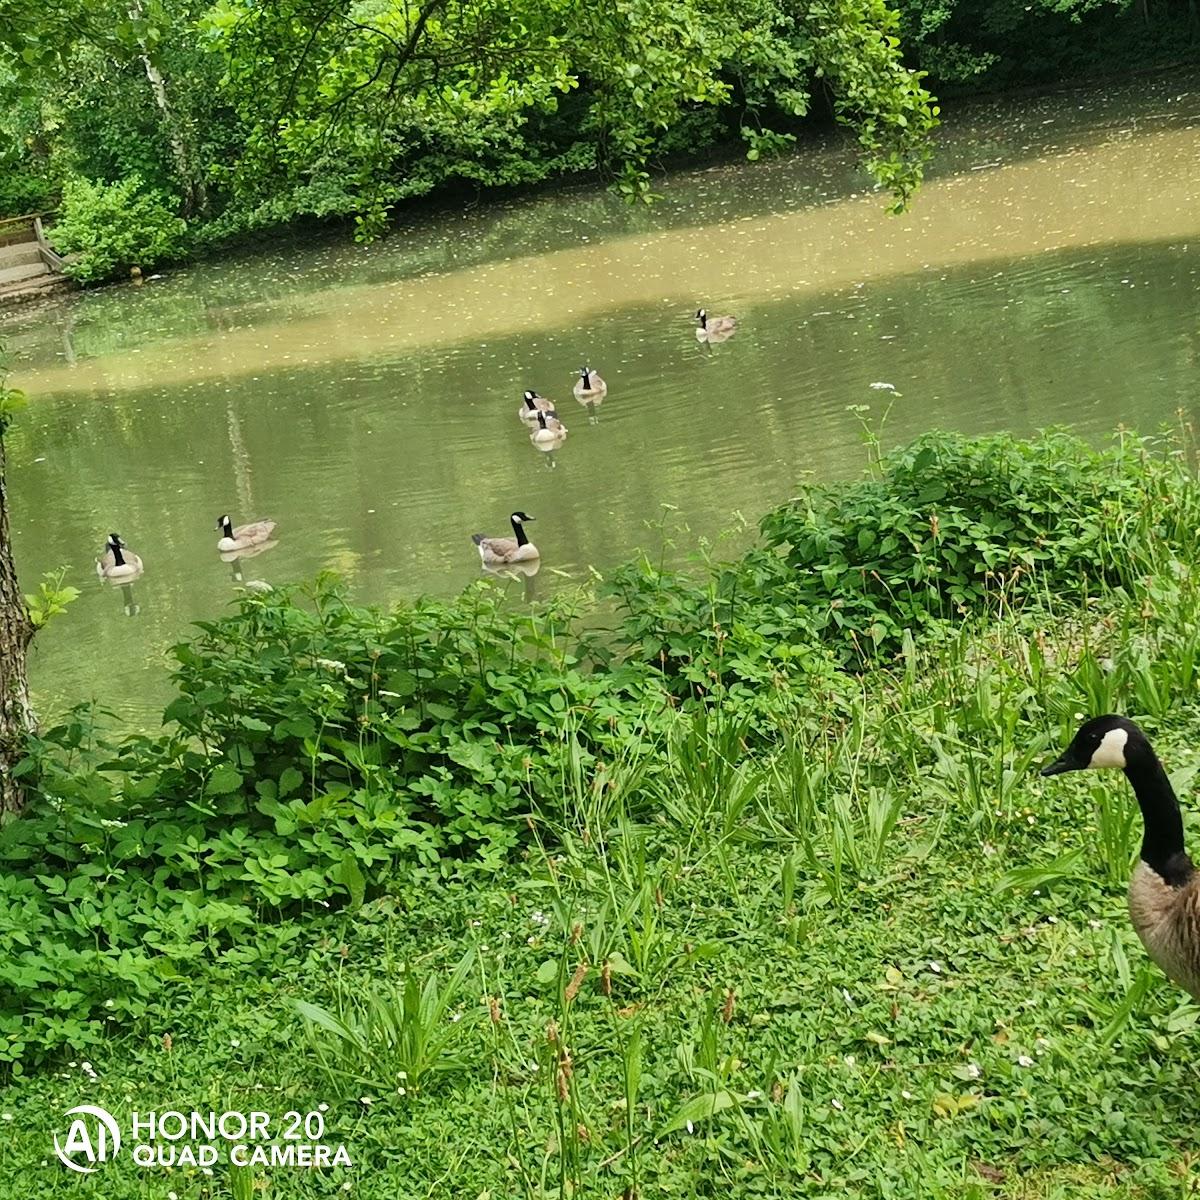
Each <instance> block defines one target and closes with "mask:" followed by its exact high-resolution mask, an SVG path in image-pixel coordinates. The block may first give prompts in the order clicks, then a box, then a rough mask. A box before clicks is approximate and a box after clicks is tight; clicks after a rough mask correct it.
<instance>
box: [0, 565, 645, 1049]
mask: <svg viewBox="0 0 1200 1200" xmlns="http://www.w3.org/2000/svg"><path fill="white" fill-rule="evenodd" d="M306 599H307V600H310V601H311V604H310V605H306V604H305V603H302V601H303V600H306ZM566 622H567V616H566V615H565V614H563V613H560V612H558V611H557V610H554V609H551V610H550V611H549V612H547V613H546V614H544V616H543V617H541V618H540V619H533V618H521V617H514V616H509V615H505V614H503V613H502V612H501V611H500V609H499V601H498V600H497V599H496V598H495V596H493V595H491V594H490V593H489V592H488V591H487V590H486V589H485V588H483V587H481V588H478V589H472V590H471V591H468V592H467V593H466V594H465V595H464V596H463V597H462V598H461V599H460V600H459V601H456V602H454V603H450V604H437V603H423V604H417V605H413V606H404V607H400V608H398V609H396V610H395V611H393V612H389V613H383V612H380V611H377V610H374V609H364V608H355V607H353V606H351V605H349V604H348V603H346V601H345V598H344V596H343V595H342V593H341V591H340V590H339V589H338V588H337V586H336V585H335V584H334V583H333V582H332V581H331V580H329V579H323V580H321V581H319V582H318V583H317V585H316V586H315V587H314V588H312V589H311V591H310V592H309V593H308V595H307V596H301V595H297V594H294V593H291V592H288V591H286V590H283V589H281V590H279V591H276V592H272V593H269V594H267V595H254V596H250V597H247V598H246V599H245V600H244V601H243V602H242V604H241V606H240V608H239V609H238V610H237V611H236V612H235V613H234V614H233V615H232V616H230V617H228V618H226V619H224V620H222V621H217V622H213V623H210V624H206V625H203V626H201V629H200V634H199V636H198V637H197V638H196V639H195V640H193V641H192V642H191V643H189V644H186V645H181V646H179V647H177V648H176V651H175V653H176V655H177V658H178V660H179V663H180V666H179V670H178V673H177V682H178V684H179V689H180V695H179V697H178V698H177V699H176V700H175V701H174V702H173V703H172V704H171V705H170V707H169V708H168V710H167V712H166V714H165V720H166V721H167V722H168V723H169V728H168V731H167V732H166V733H164V734H161V735H157V736H154V737H147V736H140V735H139V736H132V737H127V738H125V739H124V740H123V741H120V742H118V743H114V742H112V741H109V740H106V739H105V737H104V736H103V735H102V734H100V733H99V732H98V730H97V728H96V726H95V723H94V720H93V714H91V713H89V712H88V711H86V710H81V711H79V712H77V713H75V714H73V715H72V716H71V718H70V719H69V720H67V721H66V722H64V723H63V724H62V725H60V726H57V727H55V728H53V729H50V730H49V731H47V732H46V733H44V734H43V735H42V736H41V739H40V741H39V742H38V743H37V744H36V745H35V746H34V747H33V748H32V753H31V754H30V756H29V758H28V759H26V761H25V762H24V763H23V764H22V766H21V767H20V768H19V770H20V772H21V774H22V776H23V777H24V778H26V779H27V780H29V781H30V784H31V787H30V793H31V795H30V803H29V806H28V808H27V811H26V812H25V813H24V814H23V815H22V817H21V818H20V819H19V820H13V821H10V822H8V823H7V824H5V825H2V826H0V1064H4V1063H9V1064H20V1063H21V1062H22V1061H23V1060H26V1059H36V1058H39V1057H42V1056H44V1055H45V1054H46V1053H47V1052H49V1051H50V1050H52V1049H53V1048H54V1047H55V1046H59V1045H62V1044H70V1045H73V1046H81V1045H84V1044H86V1043H87V1042H88V1041H89V1040H92V1039H95V1038H97V1037H98V1036H99V1034H100V1030H101V1028H102V1024H103V1021H104V1020H105V1019H106V1018H110V1017H128V1016H131V1015H133V1016H136V1015H137V1014H138V1013H140V1012H141V1011H142V1010H143V1009H144V1006H145V1003H146V1000H147V997H148V996H149V995H150V994H151V993H152V992H153V991H154V990H155V988H156V987H157V986H158V985H159V984H160V983H161V981H162V980H163V979H164V978H169V977H171V976H172V975H174V974H177V973H178V971H179V970H180V968H181V967H183V966H184V965H186V964H187V963H188V962H190V961H191V960H194V959H196V958H198V957H205V956H210V955H215V954H220V953H223V952H224V953H234V952H236V953H238V954H241V955H243V956H245V955H250V956H251V957H252V956H253V955H254V954H255V953H256V950H255V948H254V947H253V946H247V945H244V944H242V943H244V942H245V941H246V939H245V937H244V935H245V934H246V933H247V932H249V931H250V930H253V929H256V928H258V925H259V922H260V921H261V920H262V919H263V918H264V917H269V916H278V915H279V914H281V913H283V912H285V911H295V910H296V909H297V908H298V907H300V906H311V905H320V906H325V907H328V906H330V905H343V904H347V903H349V904H351V905H358V904H360V903H361V902H362V900H363V898H364V896H365V895H366V894H367V893H368V891H373V890H375V889H378V888H380V887H382V886H383V885H385V884H386V883H387V881H388V880H389V879H393V878H395V877H396V876H397V875H399V874H403V873H408V874H411V873H413V872H423V873H424V874H425V875H426V877H427V878H430V879H435V878H437V877H438V876H439V875H443V874H448V873H449V872H451V871H452V870H455V869H457V866H458V864H457V863H456V861H455V860H464V859H467V858H469V859H470V861H471V862H472V863H473V864H474V865H475V866H476V867H477V868H482V869H485V870H490V869H493V868H495V867H498V866H499V865H501V864H502V863H504V862H505V861H507V859H508V857H509V856H510V855H511V853H512V851H513V850H514V849H515V848H516V847H517V845H518V843H519V842H520V841H521V839H522V837H523V836H527V834H528V827H527V822H526V821H525V819H524V818H525V817H526V815H531V816H535V817H539V816H544V817H546V818H548V819H549V820H551V821H554V820H555V819H556V818H557V817H558V816H560V815H561V812H560V808H561V802H562V797H563V795H564V791H565V787H566V780H567V778H568V777H569V776H570V777H576V776H579V775H580V774H581V773H583V772H586V771H588V770H589V764H591V763H592V762H593V760H594V759H595V757H596V756H597V755H603V756H604V757H605V758H611V757H615V756H616V754H617V752H618V748H619V747H621V746H622V745H623V744H628V742H629V740H630V739H631V736H632V734H633V733H634V732H635V730H636V729H637V728H639V727H640V725H641V722H642V713H641V710H640V708H639V707H638V706H637V705H636V704H633V703H631V702H630V701H629V699H628V698H627V697H624V696H621V695H618V693H617V692H616V690H615V687H614V685H613V683H612V681H611V680H609V679H607V678H606V677H604V676H602V675H587V674H584V673H583V672H582V671H581V670H580V667H579V665H578V664H577V663H576V662H575V660H574V658H573V657H572V655H571V653H570V650H569V648H568V647H569V646H570V642H569V641H564V639H563V635H564V633H566V632H567V628H566Z"/></svg>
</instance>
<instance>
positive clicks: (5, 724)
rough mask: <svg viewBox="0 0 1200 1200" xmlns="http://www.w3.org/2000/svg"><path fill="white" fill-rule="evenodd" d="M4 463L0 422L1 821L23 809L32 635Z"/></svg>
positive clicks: (29, 726)
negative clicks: (16, 773)
mask: <svg viewBox="0 0 1200 1200" xmlns="http://www.w3.org/2000/svg"><path fill="white" fill-rule="evenodd" d="M4 466H5V462H4V430H3V427H2V425H0V820H3V818H4V817H5V816H8V815H10V814H12V813H15V812H19V811H20V809H21V806H22V803H23V797H22V794H21V786H20V784H19V783H18V781H17V780H15V779H14V778H13V776H12V769H13V767H15V766H16V764H17V763H18V762H19V761H20V758H21V756H22V754H23V753H24V750H25V738H26V735H28V734H29V733H30V732H31V731H32V730H33V709H32V707H31V706H30V703H29V679H28V676H27V675H26V673H25V653H26V651H27V650H28V649H29V643H30V641H31V640H32V638H33V625H32V624H31V623H30V620H29V613H28V611H27V610H26V608H25V599H24V597H23V596H22V595H21V589H20V587H19V586H18V585H17V569H16V566H15V565H14V564H13V556H12V541H11V539H10V538H9V531H8V487H7V484H6V483H5V477H4Z"/></svg>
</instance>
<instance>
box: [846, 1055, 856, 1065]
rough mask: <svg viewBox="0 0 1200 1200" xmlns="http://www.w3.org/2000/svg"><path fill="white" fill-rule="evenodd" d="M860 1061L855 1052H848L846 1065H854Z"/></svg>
mask: <svg viewBox="0 0 1200 1200" xmlns="http://www.w3.org/2000/svg"><path fill="white" fill-rule="evenodd" d="M857 1061H858V1059H856V1058H855V1057H854V1055H853V1054H847V1055H846V1058H845V1063H846V1066H848V1067H852V1066H854V1064H855V1063H856V1062H857Z"/></svg>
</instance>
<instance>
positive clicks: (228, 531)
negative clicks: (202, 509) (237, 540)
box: [221, 517, 233, 538]
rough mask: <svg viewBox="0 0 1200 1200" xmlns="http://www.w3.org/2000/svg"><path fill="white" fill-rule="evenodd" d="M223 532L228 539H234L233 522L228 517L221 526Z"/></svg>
mask: <svg viewBox="0 0 1200 1200" xmlns="http://www.w3.org/2000/svg"><path fill="white" fill-rule="evenodd" d="M221 532H222V533H224V534H225V536H226V537H227V538H231V537H233V522H232V521H231V520H230V519H229V518H228V517H226V518H225V521H224V523H223V524H222V525H221Z"/></svg>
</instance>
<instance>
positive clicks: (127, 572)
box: [96, 533, 142, 579]
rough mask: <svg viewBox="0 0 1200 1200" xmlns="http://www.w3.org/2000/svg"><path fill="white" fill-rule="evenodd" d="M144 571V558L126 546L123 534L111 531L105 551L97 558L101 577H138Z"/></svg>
mask: <svg viewBox="0 0 1200 1200" xmlns="http://www.w3.org/2000/svg"><path fill="white" fill-rule="evenodd" d="M141 573H142V560H141V559H140V558H139V557H138V556H137V555H136V554H134V552H133V551H132V550H129V549H127V548H126V546H125V543H124V542H123V541H122V540H121V535H120V534H117V533H110V534H109V535H108V539H107V541H105V543H104V553H103V554H102V555H101V556H100V557H99V558H98V559H96V574H97V575H99V576H100V578H101V579H136V578H137V577H138V576H139V575H140V574H141Z"/></svg>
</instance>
